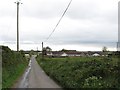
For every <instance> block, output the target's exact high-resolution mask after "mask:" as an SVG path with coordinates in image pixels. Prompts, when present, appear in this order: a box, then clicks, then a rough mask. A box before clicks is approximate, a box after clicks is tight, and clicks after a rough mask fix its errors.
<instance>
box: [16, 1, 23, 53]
mask: <svg viewBox="0 0 120 90" xmlns="http://www.w3.org/2000/svg"><path fill="white" fill-rule="evenodd" d="M15 3H16V4H17V52H19V4H22V3H21V2H20V1H16V2H15Z"/></svg>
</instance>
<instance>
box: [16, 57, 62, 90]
mask: <svg viewBox="0 0 120 90" xmlns="http://www.w3.org/2000/svg"><path fill="white" fill-rule="evenodd" d="M14 88H61V87H60V86H59V85H57V84H56V83H55V82H54V81H53V80H52V79H51V78H50V77H49V76H47V75H46V74H45V72H44V71H43V70H42V68H41V67H40V66H39V64H38V63H37V61H36V59H35V56H32V58H31V60H30V62H29V67H28V68H27V69H26V71H25V73H24V75H23V76H22V77H21V78H20V79H19V80H18V82H16V84H15V85H14Z"/></svg>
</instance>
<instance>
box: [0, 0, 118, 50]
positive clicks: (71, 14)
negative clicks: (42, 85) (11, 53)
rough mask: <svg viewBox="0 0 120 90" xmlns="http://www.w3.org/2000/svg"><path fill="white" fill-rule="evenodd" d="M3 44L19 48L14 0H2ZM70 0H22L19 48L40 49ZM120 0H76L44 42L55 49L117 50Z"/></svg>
mask: <svg viewBox="0 0 120 90" xmlns="http://www.w3.org/2000/svg"><path fill="white" fill-rule="evenodd" d="M0 1H1V2H0V45H7V46H9V47H10V48H11V49H13V50H16V31H17V30H16V28H17V27H16V4H15V3H14V2H15V0H0ZM69 1H70V0H21V2H22V3H23V4H21V5H20V15H19V16H20V21H19V23H20V25H19V26H20V28H19V30H20V49H23V50H31V49H34V50H36V49H37V48H38V49H39V50H41V42H44V41H45V40H46V38H47V37H48V36H49V34H50V33H51V32H52V30H53V28H54V27H55V25H56V24H57V22H58V20H59V19H60V17H61V15H62V14H63V12H64V10H65V9H66V7H67V5H68V3H69ZM118 1H119V0H73V1H72V3H71V5H70V7H69V9H68V11H67V12H66V14H65V16H64V17H63V19H62V21H61V22H60V24H59V26H58V27H57V29H56V31H55V32H54V33H53V35H52V36H51V37H50V39H49V40H48V41H47V42H45V43H44V44H45V46H49V47H51V48H52V49H53V50H60V49H62V48H65V49H76V50H79V51H84V50H86V51H90V50H102V47H103V46H107V47H108V49H109V50H116V42H117V41H118Z"/></svg>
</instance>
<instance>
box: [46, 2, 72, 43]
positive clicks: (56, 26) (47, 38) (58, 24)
mask: <svg viewBox="0 0 120 90" xmlns="http://www.w3.org/2000/svg"><path fill="white" fill-rule="evenodd" d="M71 2H72V0H70V2H69V3H68V5H67V7H66V9H65V11H64V12H63V14H62V16H61V18H60V19H59V21H58V22H57V24H56V25H55V27H54V29H53V31H52V32H51V33H50V35H49V36H48V37H47V38H46V40H45V41H44V42H47V41H48V40H49V39H50V37H51V36H52V34H53V33H54V32H55V30H56V28H57V27H58V25H59V24H60V22H61V20H62V18H63V17H64V15H65V13H66V12H67V10H68V8H69V6H70V4H71Z"/></svg>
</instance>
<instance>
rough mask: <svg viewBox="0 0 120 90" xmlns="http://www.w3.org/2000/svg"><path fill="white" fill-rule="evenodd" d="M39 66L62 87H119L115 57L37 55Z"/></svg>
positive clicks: (119, 81)
mask: <svg viewBox="0 0 120 90" xmlns="http://www.w3.org/2000/svg"><path fill="white" fill-rule="evenodd" d="M37 61H38V63H39V64H40V66H41V67H42V68H43V69H44V70H45V72H46V74H48V75H49V76H50V77H51V78H53V79H54V80H55V81H56V82H57V83H58V84H60V85H61V86H62V87H63V88H78V89H79V88H119V89H120V63H119V62H118V58H117V57H66V58H45V60H41V57H40V56H38V57H37Z"/></svg>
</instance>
